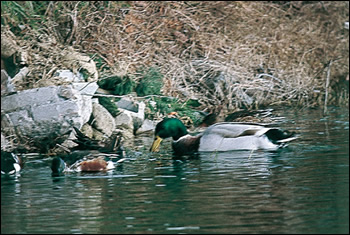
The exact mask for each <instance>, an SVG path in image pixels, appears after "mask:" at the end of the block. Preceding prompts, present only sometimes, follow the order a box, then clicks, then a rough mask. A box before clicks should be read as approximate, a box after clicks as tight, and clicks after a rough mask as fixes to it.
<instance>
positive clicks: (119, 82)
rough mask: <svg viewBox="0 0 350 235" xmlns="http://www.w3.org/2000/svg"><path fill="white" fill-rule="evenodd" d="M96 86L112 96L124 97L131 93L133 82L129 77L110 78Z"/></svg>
mask: <svg viewBox="0 0 350 235" xmlns="http://www.w3.org/2000/svg"><path fill="white" fill-rule="evenodd" d="M97 84H98V85H99V86H100V87H101V88H103V89H106V90H109V91H111V92H112V94H114V95H126V94H129V93H130V92H132V91H133V89H134V87H135V82H134V81H133V80H132V79H131V78H130V77H129V76H127V75H126V76H112V77H108V78H105V79H103V80H100V81H98V82H97Z"/></svg>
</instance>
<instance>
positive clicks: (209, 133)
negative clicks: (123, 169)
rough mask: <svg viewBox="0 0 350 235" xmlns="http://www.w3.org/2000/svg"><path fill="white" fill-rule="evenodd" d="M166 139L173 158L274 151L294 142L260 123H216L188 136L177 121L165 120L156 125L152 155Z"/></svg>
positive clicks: (183, 126) (291, 136) (291, 135)
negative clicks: (196, 153) (169, 141)
mask: <svg viewBox="0 0 350 235" xmlns="http://www.w3.org/2000/svg"><path fill="white" fill-rule="evenodd" d="M168 137H172V138H173V143H172V147H173V150H174V152H175V154H176V155H185V154H191V153H194V152H212V151H231V150H255V149H269V150H275V149H277V148H279V147H281V146H283V145H285V143H287V142H289V141H291V140H294V139H296V137H294V134H293V133H291V132H289V131H284V130H281V129H278V128H273V127H267V126H266V125H262V124H255V123H235V122H221V123H216V124H214V125H212V126H210V127H208V129H206V130H205V131H204V132H203V133H201V134H199V135H196V136H191V135H189V134H188V131H187V129H186V127H185V125H184V124H183V123H182V122H181V121H180V120H179V119H176V118H165V119H164V120H163V121H161V122H159V123H158V124H157V126H156V130H155V139H154V141H153V144H152V147H151V149H150V150H151V152H156V151H158V150H159V145H160V142H161V141H162V140H163V139H165V138H168Z"/></svg>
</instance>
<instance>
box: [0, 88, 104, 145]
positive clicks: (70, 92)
mask: <svg viewBox="0 0 350 235" xmlns="http://www.w3.org/2000/svg"><path fill="white" fill-rule="evenodd" d="M85 85H87V86H86V87H85V88H84V89H81V90H80V91H78V90H77V89H75V88H74V85H63V86H49V87H41V88H35V89H30V90H24V91H20V92H17V93H15V94H12V95H8V96H5V97H2V98H1V114H2V119H1V129H2V131H3V132H4V133H5V134H6V133H16V135H17V138H18V139H19V140H20V141H21V142H27V144H28V143H30V144H31V145H32V146H36V147H37V148H40V149H45V148H46V149H48V148H49V147H52V146H44V145H45V143H50V144H53V145H54V144H55V140H56V139H57V142H58V143H60V142H62V141H63V140H64V139H63V140H61V139H60V138H61V137H62V135H64V134H66V133H67V132H68V131H69V130H71V129H72V126H75V127H77V128H81V127H82V125H83V124H84V123H86V122H87V121H88V120H89V118H90V115H91V112H92V103H91V97H92V94H93V93H94V92H95V91H96V90H97V88H98V86H97V84H96V83H90V84H87V83H85ZM84 92H85V93H84ZM88 93H90V94H89V95H88ZM67 137H68V136H66V137H65V138H67Z"/></svg>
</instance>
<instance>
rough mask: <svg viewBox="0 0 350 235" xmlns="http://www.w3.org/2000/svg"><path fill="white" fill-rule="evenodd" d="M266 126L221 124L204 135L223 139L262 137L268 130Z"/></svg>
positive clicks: (213, 126) (210, 128) (215, 125)
mask: <svg viewBox="0 0 350 235" xmlns="http://www.w3.org/2000/svg"><path fill="white" fill-rule="evenodd" d="M270 129H271V128H268V127H267V126H266V125H262V124H256V123H249V124H246V123H235V122H221V123H217V124H214V125H212V126H210V127H209V128H208V129H207V130H205V131H204V132H203V135H209V134H214V135H219V136H222V137H223V138H238V137H241V136H255V135H256V136H261V135H263V134H265V133H266V132H267V131H268V130H270Z"/></svg>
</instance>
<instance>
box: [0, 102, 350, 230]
mask: <svg viewBox="0 0 350 235" xmlns="http://www.w3.org/2000/svg"><path fill="white" fill-rule="evenodd" d="M281 115H283V116H285V117H286V119H285V120H284V121H283V122H282V123H281V127H283V128H285V129H289V130H292V131H297V132H299V133H300V134H301V138H300V139H298V140H296V141H295V142H293V143H291V144H290V146H289V147H288V148H285V149H281V150H279V151H277V152H266V151H265V152H264V151H256V152H253V153H251V152H250V151H236V152H226V153H218V154H205V155H201V156H200V157H198V158H196V159H181V160H175V159H173V158H172V156H171V154H169V150H170V142H168V143H169V144H168V145H169V146H168V147H167V148H165V149H164V148H163V149H164V150H163V152H161V153H157V154H153V155H151V154H149V153H148V149H149V146H150V144H151V141H152V137H150V138H143V139H141V138H139V139H138V140H136V141H135V144H134V146H133V148H132V149H129V151H128V156H127V159H128V160H127V161H125V162H124V163H123V164H122V166H121V167H118V168H116V169H115V170H114V171H113V172H110V173H100V174H70V175H67V176H65V177H62V178H59V179H53V178H51V175H50V174H51V172H50V168H49V164H50V162H49V161H48V160H43V159H39V158H32V159H28V160H27V163H26V167H25V169H23V172H22V174H21V176H20V177H18V178H16V179H15V178H11V179H8V178H4V177H2V179H1V233H140V234H145V233H169V234H170V233H204V234H205V233H331V234H333V233H349V110H348V109H339V108H333V109H330V112H329V114H328V115H327V116H323V115H322V111H321V110H287V111H284V112H281ZM164 145H167V144H166V143H163V145H162V146H163V147H164Z"/></svg>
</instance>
